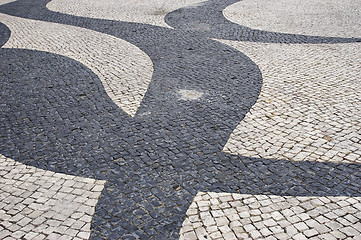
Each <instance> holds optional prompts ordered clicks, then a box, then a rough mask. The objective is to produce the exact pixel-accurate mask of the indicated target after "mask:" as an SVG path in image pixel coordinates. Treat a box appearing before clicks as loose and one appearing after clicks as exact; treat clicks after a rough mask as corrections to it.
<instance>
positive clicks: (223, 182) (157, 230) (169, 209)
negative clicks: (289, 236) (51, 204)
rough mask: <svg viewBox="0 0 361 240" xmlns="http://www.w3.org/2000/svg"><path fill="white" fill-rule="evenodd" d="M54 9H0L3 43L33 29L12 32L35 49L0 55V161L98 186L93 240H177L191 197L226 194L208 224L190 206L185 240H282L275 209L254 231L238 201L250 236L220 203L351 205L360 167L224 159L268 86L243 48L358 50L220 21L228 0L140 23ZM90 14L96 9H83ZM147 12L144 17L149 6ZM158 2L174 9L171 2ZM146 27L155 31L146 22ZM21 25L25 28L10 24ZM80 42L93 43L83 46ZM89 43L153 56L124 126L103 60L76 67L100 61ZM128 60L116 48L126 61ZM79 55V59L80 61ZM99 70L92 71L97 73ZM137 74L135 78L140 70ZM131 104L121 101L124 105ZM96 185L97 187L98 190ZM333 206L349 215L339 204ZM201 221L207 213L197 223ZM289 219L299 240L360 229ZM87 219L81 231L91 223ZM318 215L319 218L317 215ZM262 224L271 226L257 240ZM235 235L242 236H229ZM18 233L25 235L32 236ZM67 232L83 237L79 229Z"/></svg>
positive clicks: (80, 5)
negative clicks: (329, 201) (267, 200)
mask: <svg viewBox="0 0 361 240" xmlns="http://www.w3.org/2000/svg"><path fill="white" fill-rule="evenodd" d="M0 1H1V0H0ZM56 1H57V2H55V3H56V4H57V6H55V5H52V3H51V2H50V1H49V0H19V1H16V2H11V3H8V4H3V5H1V6H0V12H1V14H2V15H1V16H2V17H3V18H4V22H5V21H6V22H5V24H3V23H1V24H0V31H1V34H0V43H1V45H2V44H3V43H5V42H9V43H7V44H10V43H11V42H13V41H14V38H13V37H12V36H11V35H10V31H13V32H14V34H13V36H16V35H17V34H19V33H22V32H24V31H25V32H26V30H25V29H27V28H30V27H31V28H32V30H33V31H32V32H29V31H28V32H27V33H28V34H23V35H21V34H20V36H23V38H24V39H23V41H20V40H19V42H26V43H27V44H25V45H24V46H23V47H24V48H30V49H23V48H17V47H16V46H11V48H9V45H6V46H8V47H1V48H0V59H1V64H0V81H1V85H0V139H1V140H0V153H1V154H2V155H4V156H6V157H7V158H10V159H14V160H16V161H17V162H20V163H23V164H26V165H29V166H32V167H36V168H37V169H43V170H45V171H52V172H57V173H62V174H66V175H72V176H79V177H83V178H92V179H101V180H105V181H106V183H105V185H104V189H103V191H102V192H101V195H100V198H99V199H98V202H97V203H95V200H94V199H93V200H90V201H89V204H96V208H95V212H94V215H93V218H92V219H91V226H90V229H91V234H90V238H91V239H119V238H121V239H177V238H179V231H180V229H181V226H182V223H183V221H184V218H185V216H186V212H187V209H189V206H190V204H193V203H192V199H193V198H194V196H196V194H197V193H198V192H209V193H211V192H224V195H223V196H220V197H219V201H221V203H219V204H218V206H219V209H214V210H212V211H211V213H210V214H211V215H212V216H214V217H213V218H208V217H207V216H208V214H207V209H209V207H210V206H211V205H217V203H216V202H215V201H213V200H209V201H208V200H203V199H198V200H195V202H197V203H196V204H197V206H198V207H197V209H198V208H199V210H197V209H195V208H194V207H193V205H192V207H191V208H190V209H189V213H190V215H192V217H189V219H188V218H187V221H190V222H191V223H192V225H188V227H187V228H188V229H187V230H186V231H183V230H182V233H183V232H184V235H182V237H184V238H186V239H197V238H200V239H202V238H204V234H206V233H207V231H210V232H211V233H210V234H211V235H210V236H211V237H212V238H221V239H222V238H224V239H234V238H237V237H239V235H240V234H241V235H240V236H241V237H247V238H248V237H251V238H259V237H262V236H263V235H268V234H270V233H271V234H270V235H269V237H270V238H271V239H272V238H276V237H277V238H281V239H284V238H286V236H285V234H286V233H285V232H284V231H283V228H280V227H278V222H279V221H282V219H281V217H282V216H283V215H282V214H283V213H282V214H281V213H279V214H277V213H276V212H275V213H273V215H272V219H271V218H270V219H265V220H264V221H263V220H262V221H261V220H260V219H262V217H261V215H262V212H261V209H262V208H261V206H260V205H259V204H257V203H253V202H251V201H246V202H245V203H244V205H243V206H245V205H247V207H248V206H249V207H253V208H252V209H251V210H250V211H249V212H247V211H242V212H241V215H242V218H245V219H247V218H249V219H250V220H251V221H253V222H255V223H256V222H260V223H259V224H257V226H253V225H252V224H246V223H242V222H241V221H240V220H237V219H238V218H237V214H236V213H238V212H237V211H238V210H237V206H232V205H231V204H230V202H232V197H233V195H232V194H231V195H229V194H230V193H238V194H239V193H242V196H244V195H250V196H259V195H265V196H268V195H273V196H292V197H293V198H296V197H297V196H305V197H308V198H317V197H325V198H331V197H338V196H349V197H350V198H349V199H354V198H358V197H360V196H361V190H360V189H361V187H360V184H361V168H360V165H359V164H357V161H354V162H352V163H351V162H349V161H343V162H342V161H341V162H337V161H336V162H330V161H323V162H317V161H293V159H291V160H289V159H284V158H280V159H266V158H256V156H257V155H255V156H247V155H245V156H239V155H235V154H231V153H227V152H224V151H223V149H224V146H225V145H226V143H227V141H228V140H229V136H230V135H231V133H232V132H233V131H234V129H235V128H236V127H237V125H238V124H240V123H241V121H242V119H244V117H245V116H246V114H247V113H248V112H249V110H250V109H251V107H252V106H253V104H255V103H256V102H257V99H258V97H259V94H260V92H261V87H262V84H263V81H264V80H266V79H263V78H264V77H263V76H262V74H263V71H264V70H263V69H261V66H262V62H261V63H260V67H259V66H258V65H257V63H256V62H255V61H256V60H254V59H253V58H254V55H252V54H250V52H251V53H252V51H251V49H252V48H254V47H256V48H257V46H258V45H257V44H259V45H260V46H270V45H269V43H272V44H276V45H282V44H284V45H285V43H287V44H288V45H289V47H292V46H294V47H296V48H295V49H297V47H298V46H305V47H307V46H308V45H312V46H316V47H317V46H326V47H327V46H334V47H336V48H338V47H339V46H342V47H344V45H345V46H346V45H347V46H355V45H356V44H358V43H357V42H358V41H360V39H355V38H347V37H345V36H343V35H342V36H337V37H327V36H322V35H318V34H316V35H313V36H307V35H297V34H283V33H277V32H267V31H261V30H256V29H251V28H248V27H245V26H242V25H240V24H236V23H232V22H231V21H229V20H227V19H226V18H225V17H224V16H223V15H222V11H223V10H224V9H225V8H226V7H227V6H229V5H231V4H233V3H235V2H236V1H235V0H224V1H218V0H209V1H206V2H202V3H199V4H196V5H194V4H193V3H194V2H188V1H187V2H176V3H175V5H174V7H177V8H179V9H177V10H174V11H172V12H168V11H169V10H170V8H169V9H165V11H160V12H159V7H158V5H157V4H158V3H155V4H154V8H153V9H149V12H152V11H153V12H154V11H155V12H158V13H160V15H158V16H157V17H154V18H153V17H150V16H149V14H144V18H142V16H143V14H139V15H132V13H130V15H129V14H128V13H127V12H129V11H133V10H130V9H140V10H141V7H140V6H139V5H137V4H134V5H133V6H129V7H128V8H124V11H117V12H118V13H119V17H118V16H116V15H118V13H116V12H114V11H113V12H112V8H114V9H117V8H118V9H119V7H118V6H114V5H115V4H113V2H104V5H99V4H98V5H96V4H95V3H94V2H92V1H89V2H87V3H84V2H80V1H79V2H74V1H73V2H71V1H58V0H56ZM49 2H50V3H49ZM4 3H5V2H4ZM93 3H94V6H95V7H92V6H91V5H92V4H93ZM151 3H152V2H149V4H148V3H147V4H145V5H144V8H148V7H149V8H152V7H153V6H152V4H151ZM188 3H189V4H190V5H188ZM139 4H142V3H141V2H140V3H139ZM178 4H179V5H178ZM165 5H166V6H172V2H167V3H166V4H165ZM181 5H182V6H181ZM46 6H48V7H50V8H52V10H53V11H52V10H49V9H48V8H47V7H46ZM61 6H64V7H63V9H61ZM84 6H85V7H84ZM58 7H59V8H60V9H59V11H57V10H56V8H58ZM61 11H64V12H65V13H62V12H61ZM69 11H70V12H69ZM72 11H73V12H72ZM98 11H99V12H100V13H99V12H98ZM140 12H142V11H140ZM143 12H144V11H143ZM67 13H71V14H67ZM108 13H109V14H108ZM133 13H134V11H133ZM127 14H128V16H129V18H128V16H127ZM124 16H125V19H126V20H124ZM159 16H162V17H164V22H166V24H167V25H168V26H167V27H163V26H164V22H161V21H160V20H159V19H160V17H159ZM91 17H96V18H91ZM133 17H134V18H133ZM107 18H110V19H107ZM138 18H139V19H138ZM127 19H128V20H127ZM131 19H133V20H131ZM134 19H138V20H134ZM153 20H154V23H155V24H152V25H150V24H144V22H147V23H149V22H151V21H153ZM0 21H1V19H0ZM19 22H21V24H24V29H22V28H21V27H20V25H16V23H19ZM156 22H157V23H159V24H156ZM33 23H36V24H33ZM156 25H157V26H156ZM46 26H48V28H49V29H48V28H47V27H46ZM58 26H59V27H58ZM169 26H170V27H169ZM50 28H52V29H53V31H52V30H51V29H50ZM68 30H69V34H67V33H66V32H67V31H68ZM54 32H55V33H54ZM57 32H59V33H57ZM57 34H60V36H62V37H64V39H60V40H59V41H58V42H57V39H53V38H51V37H49V36H50V35H57ZM85 36H87V37H88V38H91V39H89V40H87V41H84V39H85ZM105 36H107V37H105ZM93 38H94V39H96V40H94V39H93ZM43 39H47V40H48V41H51V42H50V43H47V42H46V41H44V40H43ZM110 39H112V40H110ZM113 40H114V42H116V43H118V42H119V43H120V45H121V46H120V45H119V46H118V44H114V45H109V44H110V43H108V41H111V43H113V42H112V41H113ZM219 40H229V41H230V40H233V41H245V42H247V43H248V44H249V45H248V46H249V47H248V49H247V50H249V51H248V52H247V51H244V52H245V54H244V53H243V50H241V51H240V50H239V49H237V48H238V47H237V48H233V47H230V46H228V45H227V44H230V43H229V42H227V44H224V43H221V42H219ZM54 41H55V43H54ZM73 42H74V43H73ZM94 42H95V43H94ZM125 42H127V43H125ZM267 43H268V45H267ZM57 44H58V45H59V46H58V45H57ZM74 44H75V45H77V46H79V48H78V50H79V49H82V50H79V51H75V50H74V51H75V52H77V53H79V54H74V55H67V54H68V53H66V51H65V50H64V49H66V48H67V47H68V48H69V49H72V50H73V49H77V48H72V47H74V46H75V45H74ZM232 44H233V43H232ZM321 44H322V45H321ZM40 45H41V46H40ZM93 45H94V46H97V47H99V48H100V49H101V48H102V47H103V48H108V47H109V46H110V47H112V48H114V51H115V52H117V50H118V48H117V47H120V48H122V47H124V46H129V47H130V48H133V47H134V46H135V47H136V49H138V50H139V49H140V50H141V51H142V52H143V53H142V54H141V55H140V56H139V58H141V56H148V57H149V58H150V59H151V61H152V63H153V75H152V78H151V81H150V82H149V84H145V85H147V91H146V93H145V95H144V97H143V98H142V101H141V103H140V105H139V107H138V109H137V112H136V114H135V115H131V116H129V114H128V111H127V110H126V109H122V108H119V105H117V104H118V103H116V101H114V98H113V97H111V94H109V91H108V90H109V89H108V86H107V84H105V83H104V81H103V79H102V76H103V75H102V74H104V76H105V75H107V74H109V75H111V74H112V73H117V70H116V69H112V68H107V64H99V62H100V63H101V62H102V61H103V59H102V58H101V57H99V59H100V60H99V59H97V61H99V62H98V64H95V65H91V64H90V63H89V64H88V63H87V62H86V61H85V60H88V59H89V61H90V60H91V59H93V58H94V56H93V55H94V54H95V55H96V54H98V55H97V56H102V54H103V53H102V52H99V53H96V52H97V49H89V48H90V46H93ZM49 46H51V47H49ZM245 46H246V45H245ZM41 49H43V51H39V50H41ZM51 49H57V50H56V51H52V50H51ZM128 50H129V49H125V50H124V54H125V55H126V54H127V51H128ZM130 50H131V49H130ZM312 50H313V51H314V49H312ZM290 51H292V50H290ZM328 51H329V50H327V52H328ZM104 52H105V53H107V54H106V56H105V57H107V56H108V55H109V56H111V55H112V54H113V53H112V52H111V51H110V50H109V49H106V50H104ZM117 53H119V52H117ZM317 53H320V54H322V53H321V51H319V52H317ZM119 54H123V52H120V53H119ZM246 54H247V55H249V57H248V56H247V55H246ZM327 54H329V53H327ZM331 55H332V54H331ZM79 56H85V60H83V59H80V58H79ZM321 56H322V55H321ZM327 56H328V55H327ZM344 56H346V54H345V55H340V58H341V57H344ZM117 57H118V56H116V57H115V58H112V59H111V61H112V64H115V65H117V66H120V65H121V63H120V62H121V61H120V60H121V59H122V58H121V57H122V56H120V57H119V59H120V60H119V61H118V58H117ZM264 58H265V59H268V58H267V56H265V57H264ZM94 59H96V58H94ZM333 61H336V60H335V59H334V60H333ZM350 64H351V65H352V64H354V63H352V62H350ZM95 66H100V69H97V70H94V69H92V68H95ZM288 66H289V68H294V69H297V68H298V66H292V65H291V66H290V65H288ZM342 66H346V65H342ZM262 68H263V67H262ZM131 69H133V66H132V67H131ZM134 69H135V70H137V71H142V70H143V69H140V68H138V67H137V66H134ZM102 71H103V72H104V73H103V72H102ZM99 72H100V73H102V74H99ZM315 72H316V70H315ZM148 73H149V71H148ZM315 74H316V73H315ZM129 80H130V81H132V79H129ZM138 80H140V81H142V79H141V78H140V79H138ZM305 87H306V86H305ZM263 90H264V89H263ZM263 90H262V91H263ZM129 91H130V90H129ZM132 94H134V92H132V91H130V92H129V96H132ZM305 114H307V113H305ZM346 118H350V119H353V118H352V116H347V117H346ZM99 188H100V187H97V188H96V190H97V191H100V190H101V189H99ZM65 190H66V191H68V190H69V189H68V188H66V189H65ZM226 193H227V194H226ZM197 197H198V196H197ZM40 201H43V200H42V199H41V200H40ZM217 201H218V200H217ZM340 202H341V201H340ZM237 204H239V203H236V205H237ZM342 204H344V203H343V202H342ZM277 206H278V205H277ZM280 209H281V208H279V209H278V210H280ZM339 209H344V207H343V206H341V205H340V207H339ZM278 210H277V209H275V211H278ZM318 210H319V209H318ZM9 211H10V213H11V210H9ZM197 211H198V212H199V211H202V214H200V216H198V215H197V213H196V212H197ZM292 211H294V212H295V215H297V216H292V217H291V219H290V220H289V222H291V223H292V224H293V225H292V226H291V227H289V231H291V232H294V238H295V239H302V238H306V237H308V236H313V234H315V231H317V232H318V233H321V232H322V233H321V235H323V236H322V237H324V238H331V237H330V236H337V235H341V234H344V235H346V234H349V235H351V234H354V233H355V232H354V229H355V227H354V226H353V225H350V224H348V223H347V222H346V220H347V221H348V222H351V221H354V220H355V218H356V219H357V218H359V215H357V214H356V215H355V214H353V215H352V216H349V217H345V218H343V217H340V219H339V220H340V221H341V222H342V224H343V225H344V226H345V227H344V229H343V231H342V232H341V233H340V232H337V233H332V232H328V231H325V230H326V229H325V227H324V226H316V227H315V228H314V229H306V226H308V225H307V224H306V223H305V222H302V221H299V218H300V219H302V217H305V215H304V214H303V213H302V212H301V210H300V209H298V208H297V209H294V210H292ZM191 213H192V214H191ZM333 213H335V214H336V215H337V216H341V215H342V214H343V213H341V214H340V215H338V214H339V212H333ZM248 214H252V216H248ZM280 214H281V215H280ZM307 214H309V215H310V216H311V214H313V215H315V212H312V210H311V211H310V212H309V213H307ZM238 215H239V216H240V217H241V215H240V214H238ZM324 217H327V216H324ZM86 218H87V220H89V218H90V216H88V217H86ZM199 218H201V219H203V218H204V219H206V221H205V222H204V225H205V226H211V227H210V228H209V229H208V228H206V229H205V228H204V227H203V225H202V224H201V222H200V221H199ZM313 218H314V219H313V220H315V221H316V218H317V216H316V215H315V216H314V217H313ZM345 219H346V220H345ZM18 220H19V221H18ZM55 220H56V221H53V222H52V224H53V225H57V224H62V222H61V220H59V219H58V220H57V219H55ZM26 221H28V220H26V219H25V220H22V219H14V222H16V223H19V224H20V225H24V224H25V225H26V224H27V223H26ZM89 221H90V220H89ZM317 221H324V219H323V218H320V219H318V220H317ZM59 222H60V223H59ZM185 223H186V222H185ZM193 223H194V224H193ZM262 224H263V225H264V226H266V227H263V228H262V231H258V230H257V229H258V228H257V227H259V228H261V227H262ZM16 225H17V224H16ZM38 226H41V224H40V223H39V224H38ZM240 227H242V228H244V229H245V230H247V232H244V233H238V232H235V229H237V228H239V229H240ZM356 227H358V225H356ZM12 231H14V230H13V229H12V228H11V229H7V228H6V227H5V228H4V227H1V230H0V233H1V234H2V236H5V235H6V237H7V236H8V235H9V232H12ZM59 231H60V230H59ZM19 234H20V233H19ZM26 234H28V236H27V238H31V237H33V234H34V233H31V232H29V233H26ZM67 234H68V235H69V236H72V237H73V236H78V237H79V238H86V237H88V235H86V233H85V234H82V235H76V233H75V232H74V231H68V232H67ZM237 234H238V235H237ZM332 234H334V235H332ZM63 235H64V234H62V233H61V232H53V233H49V235H48V236H47V238H49V239H59V238H61V237H63V238H67V237H68V236H63ZM321 235H320V237H321ZM342 236H343V235H342ZM39 238H42V236H41V237H39ZM74 238H75V239H77V238H76V237H74Z"/></svg>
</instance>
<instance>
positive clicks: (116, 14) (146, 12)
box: [46, 0, 206, 27]
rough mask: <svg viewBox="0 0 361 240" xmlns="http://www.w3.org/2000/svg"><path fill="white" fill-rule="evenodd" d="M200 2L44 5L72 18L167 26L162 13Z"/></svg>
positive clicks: (90, 0) (61, 0) (56, 0)
mask: <svg viewBox="0 0 361 240" xmlns="http://www.w3.org/2000/svg"><path fill="white" fill-rule="evenodd" d="M204 1H206V0H137V1H134V0H122V1H119V0H102V1H99V0H53V1H51V2H50V3H48V4H47V5H46V6H47V8H48V9H49V10H52V11H54V12H61V13H66V14H70V15H74V16H82V17H89V18H101V19H109V20H119V21H125V22H137V23H145V24H151V25H156V26H161V27H169V26H168V25H167V24H166V23H165V22H164V17H165V15H166V14H168V13H169V12H172V11H174V10H177V9H179V8H182V7H188V6H196V5H197V4H199V3H201V2H204Z"/></svg>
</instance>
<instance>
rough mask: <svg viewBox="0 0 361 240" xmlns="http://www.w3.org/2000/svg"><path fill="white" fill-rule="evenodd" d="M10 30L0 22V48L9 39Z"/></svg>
mask: <svg viewBox="0 0 361 240" xmlns="http://www.w3.org/2000/svg"><path fill="white" fill-rule="evenodd" d="M10 34H11V32H10V29H9V28H8V27H7V26H6V25H5V24H3V23H2V22H0V47H2V46H3V45H4V44H5V43H6V42H7V41H8V39H9V38H10Z"/></svg>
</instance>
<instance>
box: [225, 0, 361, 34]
mask: <svg viewBox="0 0 361 240" xmlns="http://www.w3.org/2000/svg"><path fill="white" fill-rule="evenodd" d="M360 9H361V1H358V0H344V1H338V0H323V1H315V0H269V1H267V2H266V3H265V1H263V0H243V1H239V2H237V3H235V4H232V5H231V6H228V7H227V8H226V9H224V10H223V14H224V16H225V17H226V18H227V19H228V20H230V21H232V22H235V23H238V24H240V25H243V26H247V27H250V28H254V29H260V30H267V31H273V32H282V33H297V34H305V35H316V36H329V37H361V10H360Z"/></svg>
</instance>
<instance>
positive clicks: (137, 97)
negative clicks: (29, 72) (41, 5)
mask: <svg viewBox="0 0 361 240" xmlns="http://www.w3.org/2000/svg"><path fill="white" fill-rule="evenodd" d="M0 17H1V21H2V22H3V23H4V24H6V25H7V26H8V27H9V28H10V29H11V37H10V39H9V41H8V42H7V43H6V44H5V45H4V46H3V47H5V48H24V49H32V50H38V51H46V52H51V53H56V54H59V55H63V56H67V57H69V58H72V59H74V60H77V61H79V62H81V63H83V64H84V65H85V66H87V67H88V68H89V69H90V70H91V71H92V72H94V73H95V74H96V75H97V76H98V77H99V80H100V81H101V82H102V84H103V86H104V89H105V91H106V92H107V94H108V95H109V97H110V98H111V99H112V100H113V101H114V103H115V104H117V105H118V106H119V107H120V108H121V109H122V110H123V111H125V112H126V113H128V114H129V115H130V116H134V115H135V113H136V111H137V109H138V107H139V105H140V103H141V101H142V99H143V97H144V94H145V92H146V91H147V87H148V84H149V82H150V80H151V77H152V73H153V66H152V62H151V60H150V58H149V57H148V56H147V55H146V54H145V53H144V52H142V51H141V50H140V49H139V48H137V47H135V46H133V45H131V44H129V43H127V42H125V41H123V40H121V39H119V38H115V37H112V36H109V35H106V34H102V33H99V32H94V31H91V30H87V29H84V28H79V27H73V26H68V25H63V24H56V23H47V22H42V21H34V20H28V19H23V18H16V17H11V16H9V15H4V14H1V15H0ZM34 32H36V33H37V34H32V33H34ZM74 36H76V38H74ZM64 46H66V47H64Z"/></svg>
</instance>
